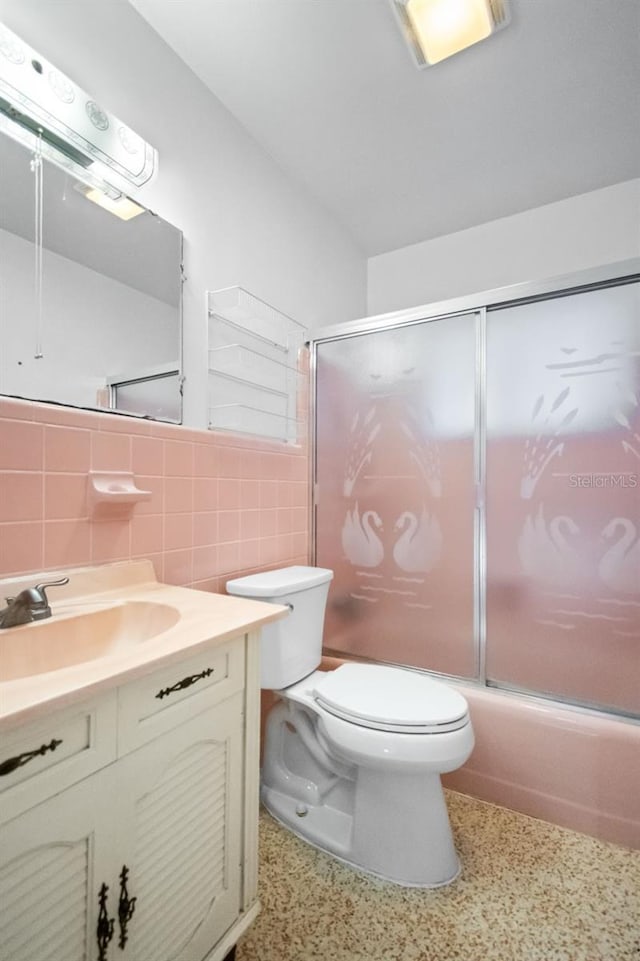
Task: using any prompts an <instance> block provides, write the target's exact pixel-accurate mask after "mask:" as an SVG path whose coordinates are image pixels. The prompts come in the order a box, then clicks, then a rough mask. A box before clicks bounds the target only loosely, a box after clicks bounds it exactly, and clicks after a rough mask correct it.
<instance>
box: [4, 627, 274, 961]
mask: <svg viewBox="0 0 640 961" xmlns="http://www.w3.org/2000/svg"><path fill="white" fill-rule="evenodd" d="M257 643H258V635H257V633H255V632H250V633H248V634H245V635H242V636H240V637H237V638H235V639H233V640H232V641H230V642H227V643H225V644H224V645H215V644H214V643H213V642H212V644H211V646H210V647H205V648H201V649H200V652H199V653H198V654H197V655H192V656H190V657H189V658H186V659H184V660H183V661H182V662H180V661H176V662H174V663H172V664H170V665H165V666H163V667H162V668H161V669H159V670H155V671H153V672H151V673H148V674H146V675H145V676H143V677H140V678H137V679H136V680H133V681H130V682H129V683H125V684H122V685H120V686H119V687H118V688H117V689H115V690H112V691H108V692H106V694H104V695H102V696H101V697H98V698H96V699H95V700H94V701H87V702H85V703H84V704H82V705H76V706H75V707H73V708H70V709H64V710H62V711H59V712H57V713H55V714H54V713H52V714H51V715H50V717H48V718H47V719H46V721H45V722H42V721H40V722H38V724H36V725H35V726H34V727H33V730H32V731H29V729H28V726H25V728H22V729H20V728H18V729H16V730H15V731H14V732H10V733H9V735H8V736H5V737H3V739H2V742H1V743H2V748H1V756H0V771H2V770H3V768H2V764H3V762H4V765H5V769H6V768H7V767H11V764H9V765H7V764H6V762H7V759H8V758H10V757H20V756H22V755H23V753H28V748H27V747H26V743H28V742H29V737H31V742H30V743H31V744H32V745H33V750H34V751H38V749H39V748H40V747H41V746H44V747H46V748H47V750H46V751H45V752H44V753H43V754H40V753H37V754H35V756H34V757H32V758H31V759H30V760H28V761H27V762H26V763H24V764H21V765H20V766H19V767H17V768H16V769H15V770H14V771H10V772H9V773H7V774H5V775H3V776H0V792H1V793H0V821H2V822H3V823H2V824H1V826H0V904H1V905H2V911H1V912H0V958H1V959H2V961H34V959H37V961H61V959H64V961H115V959H120V961H204V959H207V961H222V959H223V958H224V957H225V955H226V954H227V953H228V951H229V950H230V949H231V948H233V945H234V944H235V942H236V941H237V940H238V938H239V937H240V935H241V934H242V932H243V931H244V930H245V929H246V927H248V925H249V924H250V923H251V921H252V920H253V918H254V917H255V915H256V914H257V911H258V902H257V818H258V726H259V684H258V671H257ZM77 727H79V728H80V729H81V732H83V733H82V734H79V733H78V731H76V737H75V742H74V743H75V744H76V748H75V749H74V750H72V751H71V750H69V748H68V744H65V737H63V736H62V734H60V733H58V735H57V734H56V732H64V733H65V734H66V735H67V742H70V741H71V740H72V738H71V736H70V732H71V731H74V730H76V728H77ZM45 730H46V732H47V734H46V735H45ZM98 735H99V736H98ZM53 741H58V742H60V743H59V744H58V745H56V746H55V747H54V748H53V749H50V744H51V743H53ZM13 748H15V749H16V751H17V754H10V752H11V750H12V749H13ZM18 748H19V749H20V750H19V751H18V750H17V749H18ZM65 748H67V753H66V755H65V753H64V752H65ZM58 752H60V753H58ZM56 755H58V758H59V760H57V761H56ZM83 755H84V756H83ZM38 765H41V766H42V769H39V767H38ZM87 768H89V769H90V770H89V771H88V770H87ZM65 779H66V780H67V781H68V782H69V783H67V784H65ZM6 782H9V783H6ZM30 782H31V783H30ZM47 783H49V785H50V787H51V790H50V793H49V795H48V796H47V795H46V785H47Z"/></svg>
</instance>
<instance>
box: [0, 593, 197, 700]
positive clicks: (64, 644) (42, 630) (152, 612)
mask: <svg viewBox="0 0 640 961" xmlns="http://www.w3.org/2000/svg"><path fill="white" fill-rule="evenodd" d="M179 620H180V611H179V610H178V609H177V608H175V607H171V606H170V605H169V604H156V603H154V602H152V601H125V602H124V603H122V604H115V605H114V606H113V607H105V608H102V609H100V610H94V611H87V612H85V613H82V614H77V615H71V616H70V617H64V616H58V617H56V615H55V614H54V615H53V617H52V618H48V619H47V620H45V621H36V622H34V623H33V624H25V625H24V626H22V627H12V628H8V629H6V630H3V631H0V681H14V680H17V679H18V678H21V677H31V676H32V675H35V674H47V673H49V672H50V671H58V670H60V669H61V668H63V667H72V666H73V665H74V664H84V663H86V662H87V661H93V660H96V658H100V657H108V656H109V655H112V654H118V653H121V652H123V651H126V650H127V648H130V647H131V646H132V645H136V644H138V643H141V642H144V641H149V640H151V639H152V638H154V637H157V636H158V635H159V634H163V633H164V632H165V631H168V630H169V629H170V628H171V627H173V626H174V625H175V624H177V623H178V621H179Z"/></svg>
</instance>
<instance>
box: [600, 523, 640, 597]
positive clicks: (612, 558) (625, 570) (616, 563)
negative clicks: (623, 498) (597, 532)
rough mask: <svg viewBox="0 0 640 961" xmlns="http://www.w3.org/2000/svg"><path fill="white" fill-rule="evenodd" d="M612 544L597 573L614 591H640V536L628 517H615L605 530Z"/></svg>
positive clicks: (632, 592) (625, 592) (629, 592)
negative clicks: (617, 533) (618, 532)
mask: <svg viewBox="0 0 640 961" xmlns="http://www.w3.org/2000/svg"><path fill="white" fill-rule="evenodd" d="M616 531H621V534H620V535H619V536H618V537H616V539H615V540H614V541H613V543H612V545H611V547H610V548H609V550H608V551H607V552H606V553H605V554H604V555H603V556H602V559H601V560H600V564H599V565H598V574H599V575H600V577H601V579H602V580H603V581H604V582H605V584H607V586H608V587H610V588H611V590H613V591H620V592H621V593H623V594H635V593H638V592H640V535H639V532H638V530H637V529H636V525H635V524H634V523H633V521H631V520H629V518H628V517H614V518H613V520H611V521H609V523H608V524H607V525H606V527H604V528H603V530H602V536H603V537H606V538H607V540H611V538H613V537H614V536H615V534H616Z"/></svg>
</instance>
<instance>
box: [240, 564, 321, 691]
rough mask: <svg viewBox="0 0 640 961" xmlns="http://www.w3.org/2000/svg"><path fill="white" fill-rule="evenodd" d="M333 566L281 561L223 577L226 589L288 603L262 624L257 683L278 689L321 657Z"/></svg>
mask: <svg viewBox="0 0 640 961" xmlns="http://www.w3.org/2000/svg"><path fill="white" fill-rule="evenodd" d="M332 577H333V571H329V570H327V569H326V568H323V567H302V566H297V567H283V568H280V570H277V571H264V572H263V573H261V574H251V575H250V576H249V577H238V578H236V579H235V580H233V581H227V593H229V594H235V595H237V596H239V597H252V598H254V599H255V600H260V601H267V602H269V601H270V602H271V603H272V604H284V605H288V606H289V611H290V613H289V616H288V617H283V618H282V619H281V620H279V621H274V623H273V624H265V625H264V627H263V628H262V644H261V649H260V686H261V687H263V688H268V689H270V690H274V691H278V690H281V689H282V688H284V687H288V686H289V685H290V684H295V682H296V681H300V680H302V678H303V677H306V676H307V674H311V672H312V671H315V669H316V668H317V666H318V665H319V663H320V659H321V657H322V631H323V627H324V610H325V607H326V603H327V594H328V593H329V583H330V581H331V578H332Z"/></svg>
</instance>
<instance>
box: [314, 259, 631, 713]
mask: <svg viewBox="0 0 640 961" xmlns="http://www.w3.org/2000/svg"><path fill="white" fill-rule="evenodd" d="M636 270H637V266H636ZM607 273H608V274H609V276H607ZM611 274H612V271H611V270H609V271H604V270H603V271H600V272H599V273H598V275H596V274H595V273H594V272H592V273H591V274H590V275H589V276H588V277H585V276H584V275H583V276H582V277H581V278H580V279H579V280H576V279H574V280H568V281H566V282H565V283H561V284H558V289H555V290H551V289H548V288H547V289H544V290H543V289H539V290H538V291H534V290H533V289H532V287H531V286H530V285H527V286H521V287H518V288H512V289H510V290H509V293H510V296H509V297H508V298H507V297H505V291H504V290H503V291H500V292H497V293H495V294H489V295H485V296H483V297H480V298H475V299H471V298H469V299H468V301H457V302H452V303H450V304H448V305H447V304H440V305H436V306H435V307H433V308H422V309H420V310H412V311H403V312H401V313H399V314H396V315H385V316H384V317H380V318H374V319H369V320H366V321H362V322H358V323H355V324H347V325H341V326H339V327H338V326H336V327H334V328H327V329H326V330H325V331H321V332H320V333H319V334H318V335H317V336H316V337H315V338H314V339H313V341H312V352H313V353H312V357H313V370H314V378H315V417H314V421H315V445H314V474H315V478H314V480H315V484H314V545H315V562H316V563H317V564H318V565H320V566H323V567H330V568H332V569H333V570H334V572H335V577H334V581H333V584H332V589H331V594H330V598H329V604H328V610H327V618H326V633H325V646H326V648H327V649H328V650H330V651H331V652H332V653H336V654H340V655H344V656H347V657H360V658H365V659H369V660H376V661H385V662H389V663H394V664H402V665H407V666H412V667H415V668H419V669H422V670H427V671H431V672H435V673H438V674H444V675H447V676H450V677H460V678H466V679H471V680H474V681H475V682H477V683H481V684H485V685H489V686H494V687H501V688H507V689H510V690H514V691H521V692H525V693H530V694H539V695H542V696H545V697H551V698H554V699H558V700H562V701H566V702H570V703H574V704H579V705H584V706H587V707H593V708H599V709H602V710H605V711H610V712H613V713H617V714H623V715H631V716H640V277H639V276H638V274H637V273H631V270H630V269H627V271H626V272H625V271H624V270H621V271H620V272H619V273H618V276H616V277H612V276H611Z"/></svg>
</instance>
